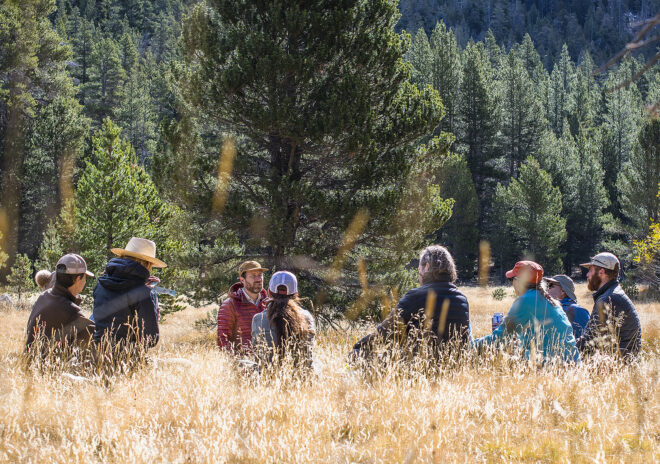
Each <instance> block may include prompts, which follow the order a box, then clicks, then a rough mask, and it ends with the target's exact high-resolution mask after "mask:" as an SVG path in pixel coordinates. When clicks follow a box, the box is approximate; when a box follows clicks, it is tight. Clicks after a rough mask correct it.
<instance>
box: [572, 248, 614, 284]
mask: <svg viewBox="0 0 660 464" xmlns="http://www.w3.org/2000/svg"><path fill="white" fill-rule="evenodd" d="M580 266H581V267H584V268H587V269H589V272H588V273H587V289H589V290H590V291H592V292H595V291H596V290H598V289H599V288H600V287H602V286H603V285H605V284H606V283H607V282H609V281H610V280H616V279H618V278H619V269H620V264H619V258H617V257H616V256H614V255H613V254H612V253H607V252H606V253H598V254H597V255H596V256H594V257H593V258H591V260H590V261H589V262H588V263H583V264H580Z"/></svg>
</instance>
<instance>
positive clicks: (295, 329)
mask: <svg viewBox="0 0 660 464" xmlns="http://www.w3.org/2000/svg"><path fill="white" fill-rule="evenodd" d="M268 296H269V299H268V300H267V301H266V309H265V310H264V311H262V312H260V313H257V314H255V315H254V317H253V319H252V347H253V350H254V353H255V355H256V357H257V360H258V361H259V362H260V364H264V363H269V362H271V361H272V360H273V354H275V353H276V354H277V356H278V357H279V358H282V357H283V356H286V355H291V358H292V360H293V362H294V364H295V365H302V366H303V367H305V368H311V367H312V366H313V356H312V350H313V345H314V337H315V335H316V329H315V327H314V317H313V316H312V315H311V313H310V312H309V311H307V310H306V309H303V308H302V307H301V306H300V299H299V298H298V279H297V278H296V276H295V275H294V274H292V273H291V272H287V271H278V272H276V273H274V274H273V275H272V277H271V278H270V282H269V283H268Z"/></svg>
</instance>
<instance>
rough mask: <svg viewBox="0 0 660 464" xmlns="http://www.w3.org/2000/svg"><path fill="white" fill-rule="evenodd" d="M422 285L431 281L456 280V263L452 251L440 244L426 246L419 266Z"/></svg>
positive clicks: (420, 257)
mask: <svg viewBox="0 0 660 464" xmlns="http://www.w3.org/2000/svg"><path fill="white" fill-rule="evenodd" d="M417 272H418V278H419V283H420V285H424V284H428V283H431V282H439V281H440V282H446V281H448V282H456V278H457V275H456V265H455V264H454V258H452V256H451V253H449V250H447V249H446V248H445V247H443V246H440V245H431V246H429V247H426V248H424V250H422V252H421V253H420V255H419V266H418V267H417Z"/></svg>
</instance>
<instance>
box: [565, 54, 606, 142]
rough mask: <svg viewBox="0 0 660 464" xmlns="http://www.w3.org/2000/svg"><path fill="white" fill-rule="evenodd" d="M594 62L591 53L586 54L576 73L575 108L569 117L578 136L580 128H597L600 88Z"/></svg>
mask: <svg viewBox="0 0 660 464" xmlns="http://www.w3.org/2000/svg"><path fill="white" fill-rule="evenodd" d="M593 73H594V62H593V60H592V59H591V55H590V54H589V52H585V53H584V55H583V57H582V60H581V61H580V64H579V65H578V67H577V70H576V72H575V83H574V89H575V90H574V101H575V106H574V109H573V111H572V112H571V114H570V115H569V123H570V125H571V132H572V133H573V134H577V133H578V132H579V131H580V128H584V129H589V128H592V127H594V126H595V124H596V116H597V114H598V108H599V106H600V88H599V87H598V83H597V82H596V80H595V79H594V77H593Z"/></svg>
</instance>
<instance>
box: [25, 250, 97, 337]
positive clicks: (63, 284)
mask: <svg viewBox="0 0 660 464" xmlns="http://www.w3.org/2000/svg"><path fill="white" fill-rule="evenodd" d="M55 269H56V270H55V276H54V277H55V280H54V285H53V286H52V288H47V289H46V291H44V292H43V293H42V294H41V295H39V298H37V301H35V302H34V306H33V307H32V312H31V313H30V317H29V318H28V324H27V342H26V345H27V348H28V349H29V348H30V347H31V346H32V344H33V343H34V342H35V340H36V338H37V336H41V337H43V339H44V340H56V341H58V342H62V343H66V344H71V343H74V344H82V345H86V344H87V343H88V342H89V341H90V339H91V336H92V334H93V333H94V322H92V321H91V320H90V319H88V318H87V317H85V315H84V314H83V312H82V310H81V309H80V306H79V305H80V298H78V294H79V293H80V292H82V290H83V288H84V287H85V283H86V282H87V277H88V276H89V277H94V274H92V273H91V272H89V271H88V270H87V263H86V262H85V260H84V259H83V257H82V256H80V255H76V254H73V253H71V254H68V255H64V256H62V257H61V258H60V260H59V261H58V262H57V266H56V268H55ZM44 280H45V281H46V283H47V284H49V283H50V281H51V278H50V275H49V276H48V279H44Z"/></svg>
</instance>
